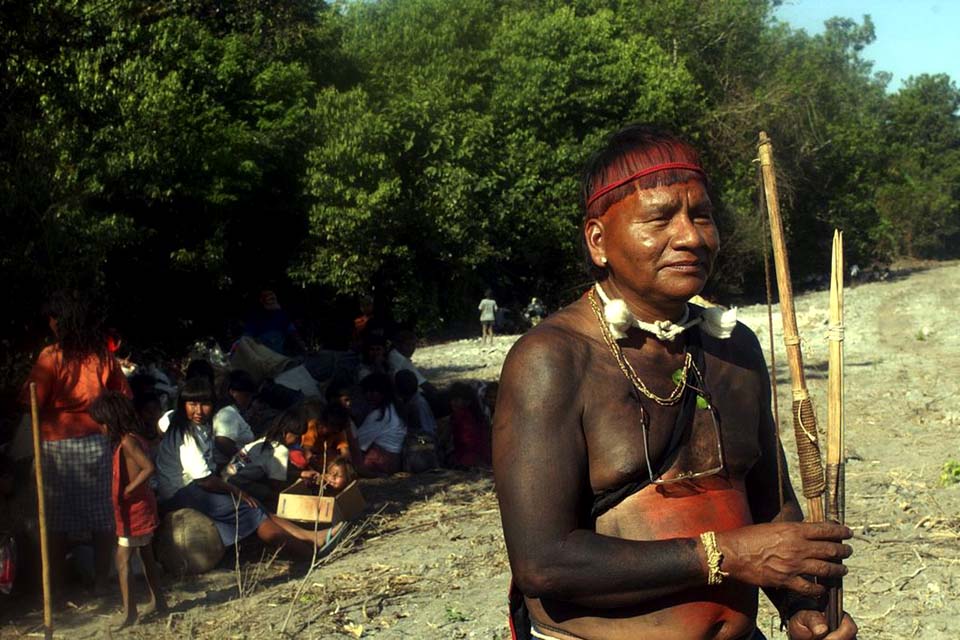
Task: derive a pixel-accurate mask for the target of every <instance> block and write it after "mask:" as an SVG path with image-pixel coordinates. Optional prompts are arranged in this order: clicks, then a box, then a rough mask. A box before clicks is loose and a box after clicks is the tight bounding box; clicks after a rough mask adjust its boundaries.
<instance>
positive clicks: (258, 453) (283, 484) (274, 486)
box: [223, 409, 307, 511]
mask: <svg viewBox="0 0 960 640" xmlns="http://www.w3.org/2000/svg"><path fill="white" fill-rule="evenodd" d="M306 430H307V425H306V423H305V422H304V420H303V418H302V416H301V412H300V411H298V410H297V409H288V410H287V411H285V412H284V413H282V414H281V415H280V417H279V418H277V420H276V422H274V424H273V426H272V427H271V428H270V430H269V431H268V432H267V434H266V435H265V436H264V437H262V438H260V439H259V440H254V441H253V442H251V443H250V444H248V445H247V446H245V447H244V448H243V449H241V450H240V451H239V452H238V453H237V454H236V455H235V456H234V457H233V460H231V462H230V464H228V465H227V468H226V469H224V474H223V475H224V479H225V480H227V481H228V482H229V483H230V484H232V485H234V486H236V487H238V488H239V489H241V490H243V491H245V492H246V493H248V494H250V495H251V496H253V497H254V498H256V499H257V500H259V501H260V503H261V504H263V505H264V506H265V507H267V508H268V509H269V510H271V511H276V507H277V500H278V498H279V494H280V492H281V491H283V490H284V489H286V488H287V486H288V485H289V484H290V481H291V480H293V479H295V478H297V477H298V476H299V473H300V470H299V469H298V468H296V466H294V465H292V464H291V463H290V449H291V447H295V446H296V445H298V444H299V443H300V438H301V437H302V436H303V434H304V432H305V431H306Z"/></svg>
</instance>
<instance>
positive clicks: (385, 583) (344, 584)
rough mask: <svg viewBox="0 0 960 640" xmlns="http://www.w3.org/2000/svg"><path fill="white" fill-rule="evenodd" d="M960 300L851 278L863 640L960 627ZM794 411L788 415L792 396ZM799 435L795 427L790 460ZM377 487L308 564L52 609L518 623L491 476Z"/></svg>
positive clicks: (206, 619)
mask: <svg viewBox="0 0 960 640" xmlns="http://www.w3.org/2000/svg"><path fill="white" fill-rule="evenodd" d="M958 297H960V264H956V263H952V264H945V265H937V266H934V267H931V268H929V269H925V270H915V271H913V272H900V273H896V274H895V275H894V277H893V278H892V279H891V280H890V281H887V282H883V283H871V284H864V285H861V286H857V287H855V288H852V289H848V290H847V293H846V310H847V317H846V325H847V330H846V343H845V348H846V359H847V368H846V383H847V387H846V391H847V406H846V412H847V443H848V452H847V453H848V457H849V461H848V465H847V522H848V524H850V525H851V526H853V527H854V529H855V531H856V532H857V537H856V538H855V539H854V541H853V545H854V548H855V550H856V555H855V556H854V557H853V558H852V559H851V560H850V561H849V562H848V564H849V565H850V568H851V573H850V575H849V576H848V577H847V579H846V580H845V597H846V602H847V608H848V609H849V610H850V611H851V612H853V614H854V616H855V617H856V619H857V620H858V622H859V624H860V626H861V629H862V633H861V636H860V637H862V638H871V639H880V640H884V639H890V640H892V639H898V640H899V639H902V638H911V637H918V638H924V639H927V640H930V639H940V638H943V639H947V638H950V639H953V638H957V637H960V622H958V620H960V604H958V595H960V572H958V570H957V565H958V563H960V546H958V538H960V517H958V515H957V513H958V507H960V488H958V486H957V485H953V486H948V487H944V486H941V483H940V473H941V469H942V466H943V464H944V462H945V461H946V460H948V459H960V452H958V451H957V445H956V442H957V438H956V434H957V431H958V430H960V409H958V407H957V404H956V402H955V401H954V398H956V397H960V375H958V373H960V358H958V355H960V330H958V329H957V327H956V324H955V321H956V315H957V311H958V310H960V303H958V302H957V300H958ZM797 311H798V318H799V324H800V332H801V335H802V337H803V350H804V356H805V361H806V363H805V364H806V371H807V375H808V383H809V386H810V391H811V395H812V397H813V400H814V404H815V407H816V409H817V413H818V417H819V424H820V425H821V426H822V425H825V424H826V406H825V402H826V395H825V388H826V369H827V363H826V359H827V340H826V324H825V323H826V317H827V293H826V292H814V293H809V294H805V295H802V296H800V297H798V299H797ZM741 319H742V321H744V322H745V323H746V324H747V325H749V326H750V327H751V328H753V329H754V330H755V331H756V332H757V333H758V335H759V337H760V339H761V342H763V343H764V344H765V345H766V344H768V340H769V335H768V330H767V326H766V322H767V320H766V308H765V307H761V306H756V307H748V308H745V309H742V310H741ZM774 321H775V332H776V334H777V335H775V340H776V343H777V353H776V360H777V365H778V366H777V369H778V375H779V379H780V385H779V394H778V395H779V399H780V407H782V408H784V407H789V403H790V385H789V380H788V378H787V372H786V369H785V367H784V366H783V365H784V364H785V355H784V353H783V347H782V342H781V340H780V335H779V328H778V327H779V317H775V318H774ZM514 340H515V337H508V336H505V337H498V338H497V340H496V344H495V345H494V346H493V347H488V348H486V349H483V348H481V347H480V345H479V344H478V342H476V341H460V342H452V343H447V344H444V345H438V346H434V347H430V348H425V349H423V350H421V351H418V352H417V354H416V355H415V356H414V360H415V361H416V362H417V363H418V364H419V365H420V366H421V367H423V368H424V370H425V372H426V373H427V374H428V376H430V377H431V378H432V379H435V380H437V381H439V382H441V383H442V382H447V381H450V380H453V379H457V378H474V379H485V380H492V379H496V377H497V376H498V374H499V368H500V365H501V363H502V361H503V357H504V355H505V354H506V352H507V351H508V349H509V347H510V345H511V344H512V342H513V341H514ZM781 414H782V415H781V423H782V424H784V425H786V426H789V425H790V424H791V419H790V416H789V409H788V408H787V409H785V410H783V411H781ZM792 439H793V436H792V434H790V433H787V432H785V433H784V437H783V440H784V444H785V448H786V450H787V456H788V460H791V461H793V460H795V447H794V445H793V442H792ZM795 486H799V481H798V480H797V479H796V478H795ZM364 493H365V495H366V497H367V499H368V502H369V503H370V509H369V511H368V513H369V515H368V516H367V517H366V518H365V519H364V520H363V522H362V524H360V525H358V526H357V527H356V528H355V529H354V531H353V534H354V536H353V538H352V539H351V540H349V541H348V542H347V544H344V545H342V547H341V548H340V549H338V551H337V552H336V553H335V554H334V555H332V556H331V557H329V558H327V559H325V560H324V561H323V562H322V563H319V564H318V566H316V567H315V568H314V569H313V570H308V566H307V565H306V564H305V563H291V562H288V561H285V560H281V559H277V560H274V561H273V562H270V561H269V558H267V556H266V555H263V556H261V552H262V551H261V550H260V549H257V548H255V547H247V548H245V549H244V550H243V552H242V554H241V558H240V570H239V572H238V571H236V570H235V568H234V567H235V565H234V561H235V558H234V557H233V556H229V557H228V558H226V559H225V560H224V562H223V563H222V564H221V566H220V567H219V568H218V569H216V570H214V571H212V572H210V573H208V574H206V575H203V576H198V577H188V578H182V579H176V578H175V577H173V576H168V577H167V579H166V581H165V584H166V587H167V589H168V592H169V598H170V602H171V605H172V606H173V611H172V613H170V614H168V615H166V616H163V617H160V618H157V619H155V620H154V621H152V622H147V623H144V624H141V625H140V626H139V627H138V628H137V629H136V630H135V631H132V632H123V633H117V634H113V635H111V634H109V633H108V632H106V630H105V629H106V619H107V618H106V616H107V614H109V613H112V611H113V610H114V609H115V607H116V600H114V599H110V598H106V599H100V600H96V599H90V600H86V601H84V600H82V599H81V598H78V599H77V605H76V606H74V607H70V608H69V609H68V610H67V611H66V612H64V613H62V614H59V615H58V616H57V618H56V624H57V629H58V631H57V636H58V637H65V638H93V637H107V638H109V637H116V638H134V637H136V638H184V637H197V638H214V637H216V638H224V637H225V638H277V637H281V629H284V628H285V632H286V633H287V634H290V635H291V636H293V637H302V638H337V637H347V638H349V637H354V638H359V637H363V638H385V639H386V638H416V639H427V640H429V639H438V640H439V639H441V638H443V639H447V638H485V639H497V638H506V637H508V632H507V628H506V625H505V619H506V607H505V596H506V589H507V584H508V582H509V568H508V565H507V560H506V554H505V551H504V547H503V541H502V538H501V535H500V526H499V517H498V513H497V508H496V499H495V496H494V493H493V484H492V481H491V478H490V476H489V474H485V473H480V472H477V473H463V472H454V471H443V472H435V473H427V474H421V475H419V476H412V477H410V476H407V477H403V476H398V477H394V478H391V479H387V480H380V481H368V482H366V483H365V485H364ZM261 558H264V559H261ZM238 575H239V582H240V583H242V587H243V591H244V592H243V593H242V594H241V593H240V589H239V588H238ZM761 600H762V602H761V614H760V619H759V623H760V625H761V627H762V628H763V629H764V631H765V632H767V633H768V635H769V637H771V638H772V639H773V638H784V637H785V636H784V635H783V634H781V633H780V632H779V631H778V630H777V629H776V627H777V623H776V621H775V620H776V618H775V615H774V613H773V610H772V608H771V607H770V606H769V605H768V604H767V603H766V602H765V600H763V599H761ZM8 604H9V603H8ZM15 604H16V607H17V608H16V612H17V613H16V615H14V613H13V612H11V611H9V610H8V611H7V613H6V614H4V615H3V616H2V618H0V624H2V626H0V636H2V637H4V638H7V637H18V636H20V635H23V634H28V633H29V634H36V633H37V631H38V629H39V621H40V617H39V612H38V611H37V610H36V606H35V605H33V606H31V605H30V603H28V602H24V601H19V602H18V603H15ZM31 608H32V610H30V611H27V610H28V609H31ZM288 616H289V620H286V619H287V617H288ZM285 620H286V624H285Z"/></svg>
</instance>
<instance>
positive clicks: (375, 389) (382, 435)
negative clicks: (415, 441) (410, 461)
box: [357, 373, 407, 475]
mask: <svg viewBox="0 0 960 640" xmlns="http://www.w3.org/2000/svg"><path fill="white" fill-rule="evenodd" d="M360 386H361V387H362V388H363V393H364V396H366V399H367V402H369V403H370V406H371V411H370V413H368V414H367V417H366V418H364V420H363V423H362V424H361V425H360V428H359V429H357V444H358V445H359V446H360V452H361V456H360V458H361V459H360V469H359V471H360V472H361V473H367V474H372V475H378V474H391V473H396V472H397V471H399V470H400V467H401V466H402V461H403V460H402V456H401V454H402V453H403V441H404V439H405V438H406V437H407V426H406V424H404V422H403V420H402V419H401V418H400V415H399V414H398V413H397V409H396V407H395V406H394V404H393V385H392V384H391V382H390V376H389V375H387V374H385V373H373V374H370V375H369V376H367V377H366V378H364V379H363V380H361V381H360Z"/></svg>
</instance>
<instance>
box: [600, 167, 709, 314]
mask: <svg viewBox="0 0 960 640" xmlns="http://www.w3.org/2000/svg"><path fill="white" fill-rule="evenodd" d="M597 225H600V227H599V229H600V230H599V235H596V234H597V233H598V230H597ZM585 231H586V233H587V234H588V238H587V239H588V244H589V245H590V246H591V252H592V255H593V256H594V259H595V262H596V261H597V260H596V259H597V258H598V257H601V256H602V257H605V258H606V259H607V263H606V266H607V267H608V270H609V274H610V278H611V280H612V281H613V284H615V285H616V286H617V288H618V289H619V290H620V291H621V292H623V293H624V294H632V296H633V297H634V299H640V300H644V301H646V302H647V303H648V304H651V305H655V304H656V303H657V302H676V301H680V300H687V299H689V298H691V297H692V296H694V295H696V294H698V293H700V290H701V289H702V288H703V285H704V284H705V283H706V281H707V276H708V275H709V274H710V271H711V269H712V268H713V261H714V258H715V257H716V255H717V251H718V250H719V248H720V239H719V235H718V234H717V227H716V225H715V224H714V222H713V203H712V202H711V201H710V196H709V195H707V191H706V189H705V188H704V185H703V183H702V182H701V181H700V180H690V181H687V182H682V183H677V184H673V185H669V186H661V187H654V188H651V189H641V190H638V191H636V192H635V193H633V194H631V195H629V196H627V197H626V198H624V199H623V200H621V201H620V202H618V203H616V204H615V205H613V206H612V207H610V208H609V209H608V210H607V211H606V212H605V213H604V214H603V215H602V216H600V218H598V219H596V221H589V222H588V223H587V228H586V230H585ZM591 233H593V234H595V237H594V238H593V241H591V237H590V235H591Z"/></svg>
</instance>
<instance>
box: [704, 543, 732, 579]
mask: <svg viewBox="0 0 960 640" xmlns="http://www.w3.org/2000/svg"><path fill="white" fill-rule="evenodd" d="M700 541H701V542H703V550H704V551H705V552H706V554H707V584H709V585H714V584H720V583H721V582H723V579H724V578H726V577H727V576H729V575H730V574H729V573H727V572H726V571H721V570H720V563H722V562H723V554H722V553H720V548H719V547H718V546H717V536H716V534H715V533H714V532H713V531H704V532H703V533H701V534H700Z"/></svg>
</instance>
